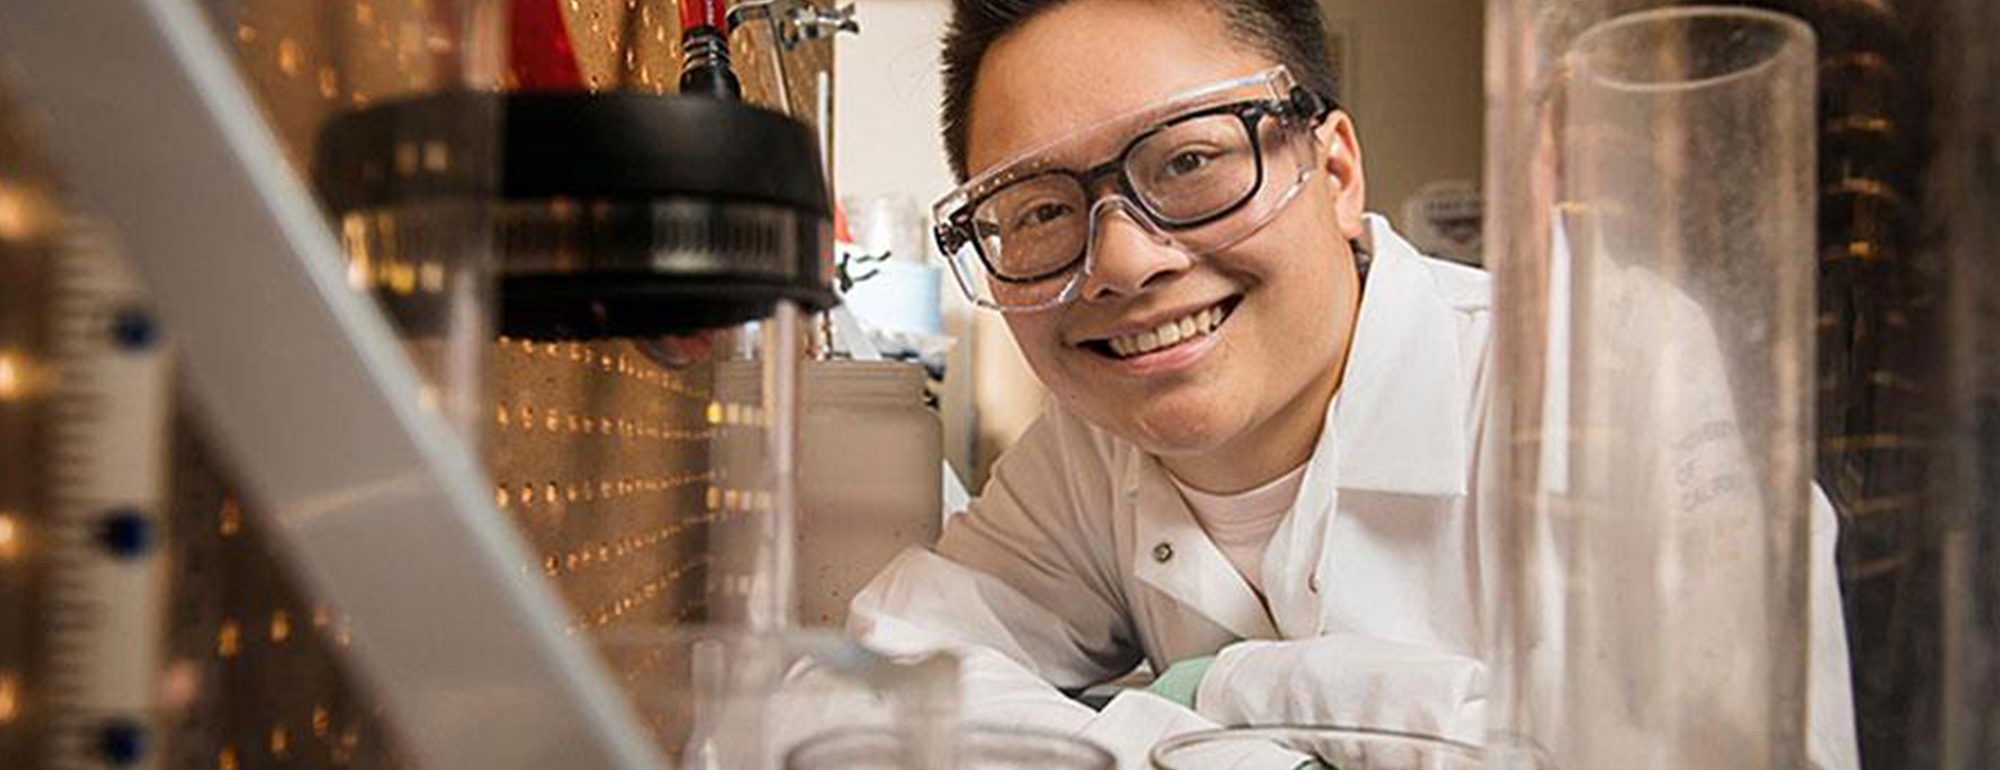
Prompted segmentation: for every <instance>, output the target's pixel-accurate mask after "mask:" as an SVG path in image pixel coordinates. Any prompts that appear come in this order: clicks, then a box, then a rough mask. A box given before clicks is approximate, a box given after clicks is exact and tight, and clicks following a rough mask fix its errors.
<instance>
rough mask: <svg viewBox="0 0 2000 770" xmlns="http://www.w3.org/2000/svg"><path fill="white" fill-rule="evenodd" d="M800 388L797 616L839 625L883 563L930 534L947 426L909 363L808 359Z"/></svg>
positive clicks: (936, 519)
mask: <svg viewBox="0 0 2000 770" xmlns="http://www.w3.org/2000/svg"><path fill="white" fill-rule="evenodd" d="M803 390H804V391H805V417H804V420H803V424H802V425H801V431H800V446H801V452H800V466H799V475H800V479H799V483H800V502H799V521H798V538H799V539H798V550H797V558H798V569H797V573H796V574H797V575H798V581H799V582H798V587H797V592H798V597H799V615H798V618H799V623H800V625H804V626H840V625H842V624H844V623H845V622H846V621H847V602H848V600H850V599H852V598H853V597H854V594H855V592H857V591H859V590H861V588H862V586H864V585H866V584H867V583H868V580H869V579H870V578H872V577H874V576H875V573H876V572H879V571H881V569H882V567H883V565H886V564H888V563H889V560H890V559H893V558H895V556H896V554H898V553H900V552H902V550H903V549H904V548H906V547H908V546H912V545H929V544H931V543H934V542H936V541H937V538H938V530H939V528H940V523H941V520H942V516H941V508H942V505H943V504H942V502H941V500H942V493H941V491H940V489H939V486H940V484H941V477H940V475H939V473H938V464H939V462H941V459H940V452H941V451H942V449H943V433H944V428H943V426H942V424H940V423H939V422H938V417H937V414H936V413H935V412H932V411H931V410H930V409H929V408H928V407H926V406H925V405H924V372H923V369H922V368H920V367H918V366H917V365H915V364H909V363H902V362H898V361H809V362H807V364H806V368H805V377H804V387H803Z"/></svg>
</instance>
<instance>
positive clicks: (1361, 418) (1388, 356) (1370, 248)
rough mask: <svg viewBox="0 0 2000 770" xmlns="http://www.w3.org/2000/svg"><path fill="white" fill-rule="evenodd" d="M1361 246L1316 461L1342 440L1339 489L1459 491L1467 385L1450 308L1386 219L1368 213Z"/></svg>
mask: <svg viewBox="0 0 2000 770" xmlns="http://www.w3.org/2000/svg"><path fill="white" fill-rule="evenodd" d="M1361 246H1362V248H1363V249H1365V250H1366V251H1367V252H1368V253H1369V254H1371V255H1373V261H1372V263H1371V265H1370V266H1369V269H1368V279H1367V282H1366V284H1365V285H1364V288H1363V290H1362V298H1361V312H1360V316H1359V319H1358V320H1357V321H1356V322H1355V329H1354V340H1353V344H1352V346H1351V347H1350V348H1349V350H1348V353H1347V370H1346V372H1345V374H1344V375H1343V376H1342V378H1341V384H1340V395H1339V397H1338V398H1336V399H1334V402H1333V405H1332V407H1331V408H1330V409H1329V410H1328V417H1327V421H1326V425H1325V427H1324V428H1322V431H1323V433H1324V435H1322V436H1321V440H1320V446H1319V447H1318V449H1316V450H1315V455H1316V460H1315V464H1317V455H1318V453H1319V452H1323V451H1325V450H1326V448H1327V445H1328V444H1329V443H1331V442H1332V441H1338V442H1339V443H1340V445H1341V446H1343V447H1345V451H1342V452H1340V453H1338V458H1337V460H1336V462H1337V463H1338V464H1337V466H1336V467H1337V468H1338V469H1339V470H1338V473H1337V474H1336V478H1335V479H1334V483H1335V485H1336V486H1337V487H1339V488H1340V489H1361V490H1369V491H1374V492H1392V493H1400V494H1413V495H1433V496H1458V497H1462V496H1464V495H1465V493H1466V458H1467V454H1466V444H1467V440H1466V436H1465V419H1466V415H1467V414H1468V411H1467V410H1468V407H1469V405H1468V404H1466V403H1465V400H1466V399H1467V398H1468V397H1469V395H1468V394H1470V393H1471V389H1470V388H1468V387H1466V385H1467V383H1466V382H1465V378H1466V377H1468V376H1470V373H1468V372H1465V371H1464V369H1463V367H1464V365H1463V363H1462V362H1463V361H1464V360H1465V359H1464V357H1463V355H1462V351H1460V349H1459V346H1460V340H1459V334H1458V329H1457V328H1456V327H1455V325H1454V323H1455V320H1456V319H1455V317H1454V312H1453V311H1454V308H1453V307H1452V306H1451V302H1450V300H1448V299H1447V298H1446V297H1445V296H1444V295H1443V294H1442V293H1440V291H1439V289H1438V286H1437V282H1436V279H1435V277H1434V276H1433V275H1432V273H1431V268H1429V267H1428V266H1426V265H1425V264H1424V263H1423V259H1424V258H1423V256H1422V255H1420V254H1418V253H1417V250H1416V248H1415V247H1413V246H1411V245H1410V244H1409V242H1408V241H1405V240H1403V237H1402V236H1400V235H1397V234H1396V231H1395V230H1394V229H1393V228H1391V227H1390V226H1389V222H1388V220H1385V219H1383V218H1382V217H1380V216H1377V215H1374V214H1370V215H1368V217H1367V230H1366V233H1365V234H1364V236H1363V238H1362V241H1361Z"/></svg>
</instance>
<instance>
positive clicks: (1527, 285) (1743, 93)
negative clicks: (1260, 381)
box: [1484, 0, 1816, 770]
mask: <svg viewBox="0 0 2000 770" xmlns="http://www.w3.org/2000/svg"><path fill="white" fill-rule="evenodd" d="M1635 6H1637V7H1644V4H1642V3H1636V4H1635V3H1631V2H1614V0H1575V1H1573V2H1562V1H1560V0H1498V2H1496V3H1494V4H1493V5H1492V10H1491V15H1490V16H1489V24H1490V25H1491V26H1490V28H1489V36H1490V38H1489V41H1488V51H1489V56H1490V57H1491V59H1490V61H1489V67H1488V72H1489V75H1488V78H1489V82H1488V88H1489V102H1488V104H1489V109H1490V110H1491V116H1490V120H1489V131H1490V132H1491V135H1490V136H1489V145H1490V147H1491V148H1492V149H1491V151H1489V153H1488V157H1489V158H1491V161H1490V162H1491V163H1492V167H1491V168H1490V169H1489V173H1488V179H1489V180H1490V183H1491V184H1492V185H1494V186H1493V188H1492V189H1491V190H1489V193H1488V196H1487V197H1488V199H1489V200H1490V201H1492V202H1493V204H1492V205H1493V208H1492V209H1491V210H1492V211H1494V213H1495V220H1494V221H1493V222H1492V223H1491V224H1490V227H1492V230H1491V236H1490V237H1489V240H1488V242H1489V243H1492V244H1494V245H1495V247H1496V248H1497V249H1499V251H1498V252H1497V253H1495V254H1494V255H1492V256H1491V258H1490V259H1489V263H1490V264H1493V265H1494V266H1495V269H1496V280H1497V284H1496V300H1495V304H1496V308H1497V314H1498V315H1497V317H1496V329H1497V332H1496V334H1497V339H1496V343H1495V344H1496V351H1497V352H1496V355H1497V356H1498V361H1497V363H1498V370H1497V372H1496V375H1495V379H1494V383H1495V385H1494V390H1493V401H1492V402H1491V404H1490V406H1491V409H1492V413H1491V416H1490V419H1492V420H1493V421H1494V423H1493V425H1491V426H1489V430H1488V432H1487V436H1488V440H1489V442H1491V443H1490V444H1489V446H1488V447H1487V451H1489V452H1492V453H1494V456H1495V457H1496V460H1497V461H1498V462H1499V463H1500V466H1501V472H1500V473H1498V474H1495V475H1494V476H1493V477H1492V478H1491V479H1489V480H1488V482H1487V483H1488V485H1489V486H1488V488H1487V489H1486V490H1485V492H1484V496H1485V499H1486V500H1488V501H1490V503H1489V504H1490V505H1493V506H1495V507H1496V508H1497V509H1498V510H1497V515H1495V516H1493V517H1491V518H1490V519H1489V521H1494V522H1498V525H1497V526H1498V530H1497V532H1496V533H1495V536H1496V537H1498V538H1500V539H1501V553H1503V557H1502V558H1503V559H1504V564H1503V566H1502V567H1501V570H1500V573H1501V576H1502V577H1501V580H1500V584H1499V585H1497V586H1493V587H1492V589H1491V590H1493V591H1494V595H1493V596H1492V597H1491V599H1492V601H1493V602H1494V605H1493V606H1494V607H1495V608H1496V611H1495V612H1494V613H1493V614H1492V615H1491V616H1490V620H1489V631H1490V634H1491V635H1490V638H1489V642H1490V645H1489V650H1490V651H1491V655H1492V656H1493V666H1494V676H1495V679H1494V687H1495V692H1494V696H1495V699H1494V701H1493V709H1492V711H1491V712H1489V727H1490V733H1489V742H1488V747H1487V748H1488V751H1489V759H1488V766H1489V767H1495V768H1520V767H1539V768H1565V769H1573V770H1598V769H1599V768H1612V767H1615V768H1620V770H1693V769H1694V768H1731V769H1732V770H1756V769H1758V768H1770V769H1772V770H1779V769H1783V770H1790V769H1791V768H1797V767H1804V766H1805V765H1804V739H1803V732H1804V726H1805V702H1806V701H1805V697H1804V696H1805V674H1806V649H1807V647H1806V643H1807V628H1808V623H1807V618H1806V614H1807V593H1806V586H1807V582H1806V579H1807V568H1808V563H1807V560H1806V559H1807V556H1808V549H1807V543H1808V529H1807V526H1808V519H1807V511H1808V501H1809V497H1808V495H1809V490H1810V487H1809V483H1810V480H1811V478H1810V474H1811V468H1812V464H1811V454H1810V439H1811V435H1812V434H1811V429H1812V425H1813V422H1812V402H1811V394H1812V389H1813V381H1812V371H1813V366H1812V362H1813V351H1812V344H1813V326H1812V324H1813V312H1814V302H1815V295H1814V291H1815V275H1816V265H1815V261H1814V253H1815V252H1814V240H1815V209H1814V189H1815V168H1814V166H1815V156H1814V136H1815V128H1816V127H1815V119H1814V118H1815V116H1814V97H1815V79H1814V76H1815V59H1814V39H1813V35H1812V32H1811V30H1810V29H1809V28H1808V27H1807V26H1806V25H1805V24H1804V23H1802V22H1800V21H1799V20H1797V19H1794V18H1792V17H1789V16H1785V15H1781V14H1776V13H1770V12H1765V11H1758V10H1752V9H1746V8H1735V7H1703V6H1681V7H1671V8H1656V9H1652V10H1640V11H1637V12H1630V13H1624V14H1622V15H1615V14H1614V12H1615V11H1629V10H1631V9H1633V8H1634V7H1635Z"/></svg>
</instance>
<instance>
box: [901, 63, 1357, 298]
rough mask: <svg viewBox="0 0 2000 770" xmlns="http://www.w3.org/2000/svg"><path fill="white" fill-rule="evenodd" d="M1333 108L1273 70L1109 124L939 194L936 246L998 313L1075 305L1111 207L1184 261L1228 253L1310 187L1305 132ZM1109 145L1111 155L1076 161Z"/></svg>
mask: <svg viewBox="0 0 2000 770" xmlns="http://www.w3.org/2000/svg"><path fill="white" fill-rule="evenodd" d="M1334 108H1335V105H1334V102H1333V100H1332V99H1331V98H1329V97H1327V96H1325V95H1322V94H1317V93H1314V92H1312V91H1309V90H1307V89H1306V88H1304V87H1303V86H1300V85H1298V84H1296V83H1294V82H1293V81H1292V77H1291V74H1290V73H1289V72H1286V71H1285V68H1283V67H1277V68H1274V69H1270V70H1266V71H1264V72H1261V73H1258V74H1256V75H1253V76H1250V77H1246V78H1240V79H1236V80H1230V81H1227V82H1223V83H1218V84H1215V85H1212V86H1208V87H1205V88H1202V89H1199V90H1197V91H1194V92H1192V93H1188V94H1184V95H1182V96H1179V97H1175V98H1174V99H1171V100H1168V101H1167V102H1165V103H1163V104H1160V105H1157V106H1154V107H1148V108H1145V109H1142V110H1139V111H1136V112H1133V113H1129V114H1127V115H1124V116H1121V117H1118V118H1114V119H1112V120H1109V121H1106V122H1105V123H1104V124H1101V125H1099V126H1096V127H1093V128H1090V129H1086V130H1084V131H1082V132H1079V133H1077V134H1072V135H1070V136H1068V137H1065V138H1063V139H1060V140H1057V141H1055V142H1053V143H1050V144H1047V145H1044V146H1042V147H1039V148H1036V149H1034V150H1031V151H1028V152H1026V153H1023V154H1022V155H1020V156H1017V157H1016V158H1015V159H1013V160H1011V161H1009V162H1006V163H1002V164H1000V165H998V166H995V167H994V168H992V169H990V170H988V171H986V172H984V173H981V174H980V175H979V176H977V177H974V178H973V179H972V180H971V181H968V182H966V183H965V184H964V185H961V186H960V187H959V188H958V189H956V190H954V191H952V192H951V194H949V195H947V196H945V197H944V199H943V200H940V201H939V202H938V203H937V205H936V207H934V209H933V210H932V213H933V215H934V216H935V219H934V221H936V222H937V226H936V236H937V242H938V246H939V247H940V248H941V249H942V250H943V253H944V254H945V255H947V257H948V259H949V261H950V262H951V267H952V272H953V274H954V275H955V276H956V277H957V279H958V285H959V287H960V288H961V289H964V291H965V295H966V297H968V298H969V299H971V300H972V301H973V302H974V303H977V304H978V305H980V306H982V307H988V308H994V309H997V310H1005V311H1022V310H1039V309H1044V308H1051V307H1055V306H1057V305H1061V304H1063V303H1066V302H1068V301H1070V300H1072V299H1074V298H1075V297H1076V295H1077V294H1078V291H1079V289H1080V287H1082V286H1083V283H1084V280H1085V278H1086V277H1088V276H1089V275H1090V272H1091V265H1092V261H1093V258H1094V254H1093V252H1094V251H1095V250H1094V249H1093V248H1092V244H1093V243H1095V242H1096V240H1097V231H1098V229H1099V228H1100V227H1101V226H1102V225H1101V222H1102V221H1103V220H1104V219H1105V217H1106V216H1108V215H1109V214H1110V213H1111V212H1113V211H1123V212H1125V214H1126V216H1128V217H1129V218H1131V219H1132V220H1133V221H1134V222H1136V223H1138V224H1139V225H1140V226H1141V227H1144V228H1145V229H1146V230H1147V231H1148V232H1150V233H1151V234H1152V235H1153V237H1155V238H1156V239H1158V240H1160V241H1161V242H1163V243H1168V244H1171V245H1173V246H1174V247H1176V248H1179V249H1182V250H1184V251H1186V252H1188V253H1190V254H1194V255H1197V256H1200V255H1206V254H1211V253H1214V252H1216V251H1220V250H1223V249H1226V248H1229V247H1230V246H1233V245H1235V244H1236V243H1237V242H1238V241H1241V240H1243V239H1244V238H1247V237H1249V236H1250V235H1251V234H1252V233H1255V232H1256V231H1257V230H1258V229H1259V228H1262V227H1263V226H1264V224H1265V223H1267V222H1269V221H1271V219H1272V218H1273V217H1275V216H1276V215H1277V213H1278V212H1279V210H1280V209H1282V208H1283V207H1284V205H1285V204H1286V203H1287V202H1289V201H1291V199H1292V198H1293V197H1294V196H1296V195H1297V194H1298V192H1299V190H1300V188H1302V187H1304V186H1305V182H1306V180H1307V179H1308V178H1309V177H1310V176H1311V175H1312V169H1313V168H1314V157H1315V154H1314V148H1313V138H1312V132H1313V129H1314V128H1317V127H1318V126H1319V125H1320V123H1322V122H1323V121H1324V120H1325V119H1326V116H1327V115H1328V114H1330V113H1331V112H1332V111H1333V110H1334ZM1121 138H1123V139H1124V141H1123V143H1122V144H1119V143H1118V140H1119V139H1121ZM1120 147H1122V149H1118V148H1120ZM1107 148H1109V149H1115V150H1116V153H1115V154H1110V155H1109V157H1110V160H1106V161H1103V162H1102V163H1099V164H1097V165H1085V164H1086V163H1088V162H1089V161H1090V160H1091V159H1093V158H1102V157H1106V154H1107V153H1106V149H1107Z"/></svg>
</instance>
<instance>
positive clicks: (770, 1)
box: [729, 0, 861, 51]
mask: <svg viewBox="0 0 2000 770" xmlns="http://www.w3.org/2000/svg"><path fill="white" fill-rule="evenodd" d="M753 19H767V20H769V21H770V22H771V27H772V30H773V31H774V32H776V33H777V35H776V37H777V38H778V42H779V44H780V45H783V46H784V47H785V50H787V51H789V50H792V49H794V48H797V47H798V45H799V43H802V42H804V41H807V40H819V39H822V38H830V37H833V36H834V35H837V34H839V33H842V32H848V33H859V32H860V31H861V25H860V24H859V23H857V22H855V21H854V4H853V3H849V4H847V5H843V6H841V7H839V8H822V7H820V6H818V5H815V4H813V3H812V2H810V0H751V1H750V2H746V3H741V4H739V5H737V6H736V7H734V8H731V9H729V26H730V28H731V29H734V28H736V27H738V26H741V25H742V24H743V23H744V22H746V21H750V20H753Z"/></svg>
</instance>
